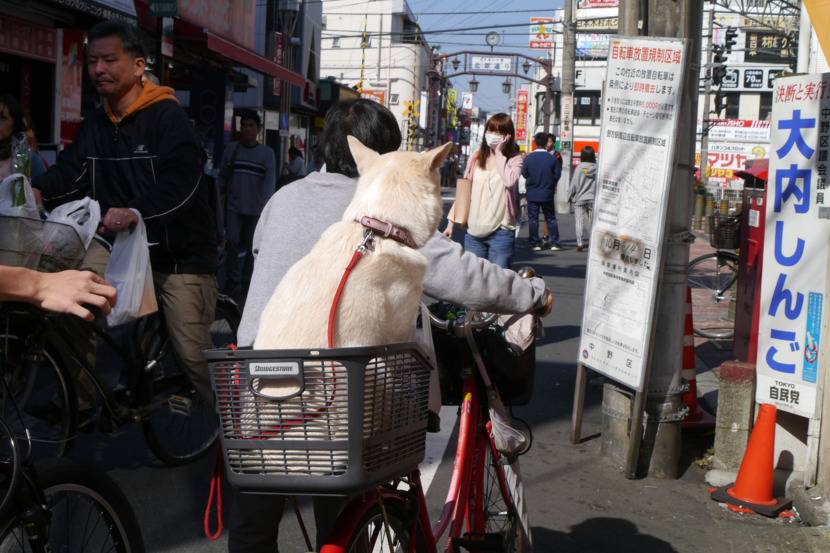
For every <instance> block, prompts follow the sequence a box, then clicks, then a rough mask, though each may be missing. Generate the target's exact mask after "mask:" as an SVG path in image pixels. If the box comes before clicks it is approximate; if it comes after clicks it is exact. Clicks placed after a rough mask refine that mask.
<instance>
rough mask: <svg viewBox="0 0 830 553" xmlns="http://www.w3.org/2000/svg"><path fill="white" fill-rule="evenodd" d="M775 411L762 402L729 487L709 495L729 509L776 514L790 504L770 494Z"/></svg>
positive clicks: (773, 515) (773, 407)
mask: <svg viewBox="0 0 830 553" xmlns="http://www.w3.org/2000/svg"><path fill="white" fill-rule="evenodd" d="M775 413H776V409H775V406H774V405H770V404H768V403H764V404H762V405H761V411H760V413H759V414H758V418H757V419H756V421H755V428H754V429H753V430H752V435H751V436H750V437H749V444H747V446H746V453H744V458H743V460H742V461H741V468H740V469H739V470H738V479H737V481H736V482H735V484H734V485H732V486H724V487H721V488H717V489H715V490H714V491H713V492H712V494H711V495H712V499H714V500H715V501H718V502H719V503H726V504H727V507H728V508H729V509H730V510H732V511H735V512H737V513H753V512H754V513H758V514H760V515H764V516H768V517H776V516H778V515H779V513H781V511H783V510H784V509H787V508H788V507H789V506H790V503H791V502H790V501H789V500H787V499H786V498H776V497H774V496H773V495H772V469H773V454H774V451H775Z"/></svg>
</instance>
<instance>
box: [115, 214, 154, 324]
mask: <svg viewBox="0 0 830 553" xmlns="http://www.w3.org/2000/svg"><path fill="white" fill-rule="evenodd" d="M133 212H134V213H135V214H136V215H138V223H136V225H135V228H134V229H133V230H132V231H130V230H124V231H121V232H119V233H118V235H117V236H116V237H115V244H113V246H112V253H111V255H110V260H109V263H107V270H106V273H105V274H104V278H105V279H106V280H107V282H109V283H110V284H112V285H113V286H115V289H116V290H117V291H118V296H117V299H116V303H115V307H114V308H113V310H112V311H111V312H110V314H109V315H108V316H107V323H108V324H109V325H110V326H118V325H120V324H124V323H127V322H129V321H132V320H134V319H137V318H138V317H142V316H144V315H147V314H149V313H153V312H155V311H157V310H158V305H157V304H156V297H155V288H154V287H153V271H152V269H151V267H150V251H149V249H148V245H147V229H146V227H145V226H144V220H143V219H142V218H141V214H139V213H138V211H136V210H133Z"/></svg>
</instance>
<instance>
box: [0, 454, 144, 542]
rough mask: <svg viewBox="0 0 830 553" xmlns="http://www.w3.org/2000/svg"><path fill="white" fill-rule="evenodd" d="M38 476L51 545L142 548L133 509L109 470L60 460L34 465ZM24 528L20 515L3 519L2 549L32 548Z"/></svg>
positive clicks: (0, 529)
mask: <svg viewBox="0 0 830 553" xmlns="http://www.w3.org/2000/svg"><path fill="white" fill-rule="evenodd" d="M37 480H38V482H39V484H40V486H41V489H42V490H43V495H44V498H45V500H46V501H45V504H46V508H47V510H48V512H49V515H50V516H49V520H48V522H47V523H46V528H47V530H48V531H47V533H46V534H47V536H48V538H47V539H48V545H49V550H50V551H61V552H65V553H75V552H78V553H80V552H87V551H89V552H93V551H94V552H100V551H115V552H117V553H144V540H143V539H142V537H141V530H140V528H139V526H138V521H137V520H136V518H135V514H134V513H133V510H132V508H131V507H130V504H129V502H128V501H127V498H126V497H125V496H124V493H123V492H122V491H121V490H120V489H119V488H118V486H117V485H116V484H115V482H113V481H112V480H111V479H110V478H109V477H108V476H106V475H104V474H102V473H101V472H100V471H98V470H96V469H94V468H91V467H81V466H78V465H75V464H59V465H51V466H49V467H48V468H44V469H43V470H40V471H38V479H37ZM24 485H25V484H24ZM27 532H28V530H27V528H26V526H24V523H23V521H22V520H21V519H20V518H19V517H18V516H15V517H13V518H11V519H10V520H7V521H5V523H4V524H3V525H2V527H0V553H19V552H26V553H29V552H30V551H32V548H31V545H30V543H29V534H28V533H27ZM44 550H45V549H44Z"/></svg>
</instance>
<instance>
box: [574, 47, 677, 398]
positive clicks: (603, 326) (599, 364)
mask: <svg viewBox="0 0 830 553" xmlns="http://www.w3.org/2000/svg"><path fill="white" fill-rule="evenodd" d="M684 57H685V43H684V41H683V40H679V39H663V38H659V39H650V38H640V37H637V38H634V37H613V38H612V39H611V41H610V47H609V55H608V70H607V76H606V80H605V94H604V95H603V97H604V105H603V113H602V131H601V134H600V143H601V144H602V155H600V156H599V166H598V175H597V194H596V200H595V203H594V224H593V230H592V232H591V241H590V253H589V255H588V275H587V282H586V290H585V307H584V310H583V318H582V338H581V340H580V347H579V362H581V363H582V364H584V365H585V366H587V367H589V368H591V369H593V370H595V371H598V372H600V373H602V374H604V375H605V376H608V377H609V378H612V379H614V380H616V381H618V382H620V383H621V384H624V385H626V386H629V387H631V388H634V389H636V390H641V389H642V386H643V376H644V373H645V367H646V363H648V352H649V340H650V337H651V322H652V317H653V311H654V302H655V301H656V295H657V279H658V277H659V273H660V261H661V259H660V255H661V248H662V243H663V234H664V227H665V219H666V210H667V207H668V200H669V184H670V179H671V175H672V169H673V165H674V142H675V139H674V137H675V133H676V127H677V119H678V110H679V106H680V99H681V95H682V87H683V67H684Z"/></svg>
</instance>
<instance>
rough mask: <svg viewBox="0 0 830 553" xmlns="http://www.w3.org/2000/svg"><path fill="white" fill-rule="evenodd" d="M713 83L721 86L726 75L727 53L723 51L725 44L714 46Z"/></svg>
mask: <svg viewBox="0 0 830 553" xmlns="http://www.w3.org/2000/svg"><path fill="white" fill-rule="evenodd" d="M712 53H713V56H712V84H714V85H715V86H720V84H721V82H723V78H724V77H725V76H726V66H725V65H724V64H725V62H726V54H724V52H723V46H719V45H717V44H716V45H714V46H712Z"/></svg>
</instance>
